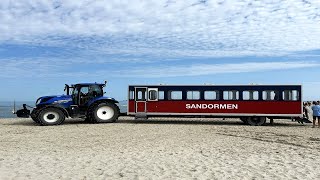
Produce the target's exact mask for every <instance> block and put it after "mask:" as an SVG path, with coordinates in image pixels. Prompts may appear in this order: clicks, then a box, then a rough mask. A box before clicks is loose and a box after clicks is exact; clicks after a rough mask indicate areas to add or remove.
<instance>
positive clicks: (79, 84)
mask: <svg viewBox="0 0 320 180" xmlns="http://www.w3.org/2000/svg"><path fill="white" fill-rule="evenodd" d="M89 85H99V86H103V85H105V84H102V83H77V84H71V86H89Z"/></svg>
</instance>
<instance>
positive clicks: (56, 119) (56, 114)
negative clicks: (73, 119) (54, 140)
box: [38, 108, 65, 126]
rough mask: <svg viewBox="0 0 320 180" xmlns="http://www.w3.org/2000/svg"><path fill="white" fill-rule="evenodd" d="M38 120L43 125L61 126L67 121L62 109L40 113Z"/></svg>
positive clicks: (52, 109)
mask: <svg viewBox="0 0 320 180" xmlns="http://www.w3.org/2000/svg"><path fill="white" fill-rule="evenodd" d="M38 120H39V122H40V124H41V125H44V126H49V125H59V124H61V123H63V121H64V120H65V115H64V114H63V112H62V111H61V110H60V109H57V108H46V109H44V110H42V111H41V112H40V113H39V116H38Z"/></svg>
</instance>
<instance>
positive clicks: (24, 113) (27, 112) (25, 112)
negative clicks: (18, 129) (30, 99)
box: [12, 104, 30, 118]
mask: <svg viewBox="0 0 320 180" xmlns="http://www.w3.org/2000/svg"><path fill="white" fill-rule="evenodd" d="M22 107H23V109H20V110H17V111H15V108H14V110H13V111H12V113H13V114H16V115H17V117H20V118H29V117H30V110H29V109H27V105H26V104H23V105H22Z"/></svg>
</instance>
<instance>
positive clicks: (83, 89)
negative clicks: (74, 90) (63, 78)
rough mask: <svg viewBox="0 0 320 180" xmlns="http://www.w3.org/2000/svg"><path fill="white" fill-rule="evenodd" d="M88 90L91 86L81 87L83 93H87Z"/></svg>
mask: <svg viewBox="0 0 320 180" xmlns="http://www.w3.org/2000/svg"><path fill="white" fill-rule="evenodd" d="M88 92H89V87H82V88H81V89H80V93H81V95H87V94H88Z"/></svg>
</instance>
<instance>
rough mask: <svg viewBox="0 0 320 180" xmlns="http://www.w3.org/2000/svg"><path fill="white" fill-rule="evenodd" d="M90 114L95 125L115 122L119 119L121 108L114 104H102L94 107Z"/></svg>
mask: <svg viewBox="0 0 320 180" xmlns="http://www.w3.org/2000/svg"><path fill="white" fill-rule="evenodd" d="M90 114H91V117H90V118H91V121H92V122H94V123H105V122H115V121H116V120H117V119H118V117H119V108H118V106H117V105H115V104H114V103H110V102H106V103H101V104H97V105H96V106H94V107H93V108H92V110H91V112H90Z"/></svg>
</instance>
